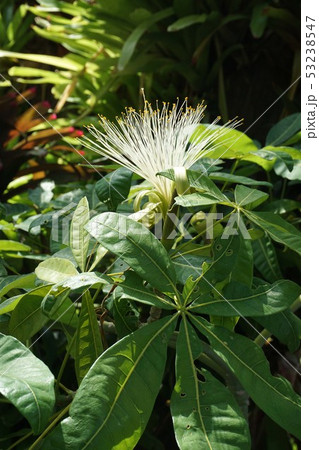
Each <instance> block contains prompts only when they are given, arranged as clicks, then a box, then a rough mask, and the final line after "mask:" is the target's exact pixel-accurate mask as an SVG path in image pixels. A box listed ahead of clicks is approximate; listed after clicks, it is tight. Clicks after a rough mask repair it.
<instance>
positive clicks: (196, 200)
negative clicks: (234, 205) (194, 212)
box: [175, 192, 220, 207]
mask: <svg viewBox="0 0 319 450" xmlns="http://www.w3.org/2000/svg"><path fill="white" fill-rule="evenodd" d="M219 202H220V201H219V200H218V199H216V198H215V197H213V196H212V195H210V194H206V193H203V194H202V193H199V192H195V193H194V194H188V195H179V196H178V197H175V203H176V205H180V206H184V207H192V206H208V205H213V204H215V203H219Z"/></svg>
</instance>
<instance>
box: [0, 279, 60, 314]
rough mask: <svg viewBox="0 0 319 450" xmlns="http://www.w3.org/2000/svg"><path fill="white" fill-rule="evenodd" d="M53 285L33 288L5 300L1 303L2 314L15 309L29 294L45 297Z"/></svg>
mask: <svg viewBox="0 0 319 450" xmlns="http://www.w3.org/2000/svg"><path fill="white" fill-rule="evenodd" d="M51 288H52V285H46V286H40V287H38V288H35V289H32V290H31V291H29V292H27V293H25V294H21V295H15V296H14V297H10V298H8V299H7V300H4V301H3V302H2V303H1V304H0V314H6V313H9V312H11V311H13V310H14V308H15V307H16V306H17V305H18V303H19V302H20V301H21V300H22V299H23V298H24V297H26V296H28V295H35V296H38V297H41V298H43V297H45V296H46V295H47V293H48V292H49V291H50V290H51Z"/></svg>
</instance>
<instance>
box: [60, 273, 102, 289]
mask: <svg viewBox="0 0 319 450" xmlns="http://www.w3.org/2000/svg"><path fill="white" fill-rule="evenodd" d="M104 277H105V275H104ZM105 278H106V277H105ZM105 278H101V277H99V276H97V275H96V274H95V272H83V273H78V274H77V275H74V276H72V277H70V278H68V279H66V280H63V281H60V283H57V284H56V285H55V286H63V287H68V288H70V289H72V290H76V289H80V288H83V287H85V286H96V285H98V284H102V285H104V284H109V283H110V281H111V279H109V280H107V279H105Z"/></svg>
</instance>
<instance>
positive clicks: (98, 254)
mask: <svg viewBox="0 0 319 450" xmlns="http://www.w3.org/2000/svg"><path fill="white" fill-rule="evenodd" d="M107 252H108V250H107V249H106V248H105V247H103V245H98V247H97V249H96V252H95V255H94V260H93V262H92V264H91V266H90V268H89V271H90V272H91V271H92V270H93V269H94V268H95V267H96V266H97V265H98V263H99V262H100V261H101V260H102V259H103V258H104V256H105V255H106V254H107Z"/></svg>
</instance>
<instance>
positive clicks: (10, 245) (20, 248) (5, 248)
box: [0, 239, 31, 252]
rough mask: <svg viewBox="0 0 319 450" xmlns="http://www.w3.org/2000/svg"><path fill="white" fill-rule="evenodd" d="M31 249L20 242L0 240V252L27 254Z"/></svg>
mask: <svg viewBox="0 0 319 450" xmlns="http://www.w3.org/2000/svg"><path fill="white" fill-rule="evenodd" d="M30 250H31V247H29V245H25V244H22V243H21V242H16V241H10V240H2V239H1V240H0V252H29V251H30Z"/></svg>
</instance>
